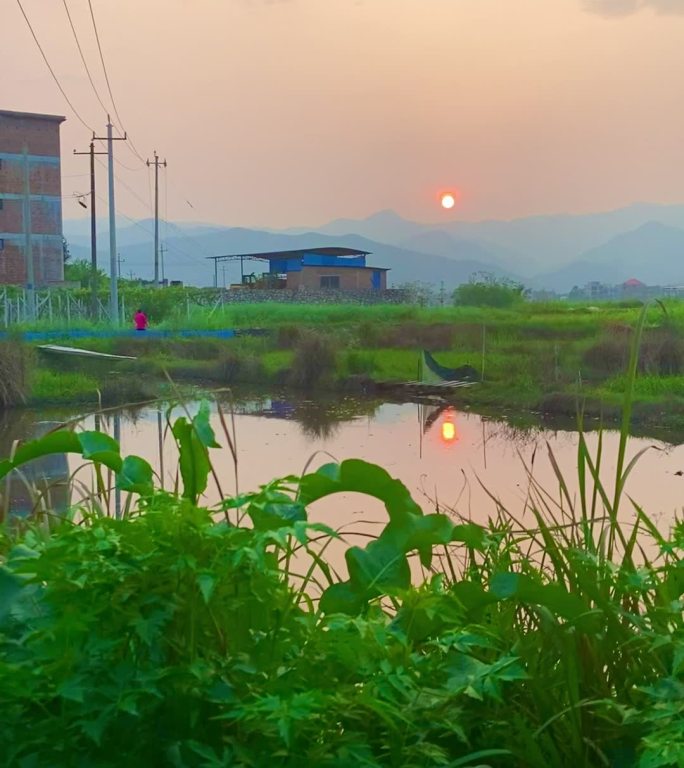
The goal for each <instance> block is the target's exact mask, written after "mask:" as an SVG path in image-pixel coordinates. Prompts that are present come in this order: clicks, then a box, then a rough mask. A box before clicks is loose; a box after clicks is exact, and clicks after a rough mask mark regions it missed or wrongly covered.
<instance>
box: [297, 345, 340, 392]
mask: <svg viewBox="0 0 684 768" xmlns="http://www.w3.org/2000/svg"><path fill="white" fill-rule="evenodd" d="M336 373H337V353H336V350H335V346H334V343H333V341H332V339H331V338H330V337H329V336H324V335H322V334H320V333H316V332H314V331H303V332H302V334H301V337H300V339H299V341H298V342H297V345H296V347H295V349H294V357H293V358H292V368H291V369H290V374H289V380H290V383H291V384H293V385H294V386H296V387H301V388H302V389H313V388H314V387H316V386H318V385H320V384H322V383H326V382H329V381H331V380H332V379H333V378H334V376H335V375H336Z"/></svg>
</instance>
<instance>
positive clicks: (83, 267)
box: [64, 259, 107, 288]
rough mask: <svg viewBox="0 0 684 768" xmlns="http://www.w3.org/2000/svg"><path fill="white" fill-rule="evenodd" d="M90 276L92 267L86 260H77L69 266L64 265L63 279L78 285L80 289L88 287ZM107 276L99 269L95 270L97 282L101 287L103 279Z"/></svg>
mask: <svg viewBox="0 0 684 768" xmlns="http://www.w3.org/2000/svg"><path fill="white" fill-rule="evenodd" d="M91 275H92V265H91V264H90V262H89V261H88V260H87V259H77V260H76V261H72V262H71V263H70V264H65V265H64V279H65V280H66V281H68V282H70V283H79V284H80V285H81V288H87V287H88V286H89V285H90V278H91ZM106 278H107V275H106V273H105V272H103V271H102V270H101V269H98V270H97V280H98V283H99V284H100V285H102V281H103V279H106Z"/></svg>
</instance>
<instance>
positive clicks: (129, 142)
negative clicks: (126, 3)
mask: <svg viewBox="0 0 684 768" xmlns="http://www.w3.org/2000/svg"><path fill="white" fill-rule="evenodd" d="M17 2H18V0H17ZM88 8H90V18H91V20H92V22H93V29H94V30H95V40H96V41H97V50H98V51H99V53H100V61H101V62H102V71H103V72H104V76H105V82H106V83H107V90H108V91H109V98H110V99H111V101H112V106H113V107H114V114H115V115H116V119H117V120H118V121H119V126H120V128H121V130H120V131H119V133H121V131H123V132H124V134H125V137H126V140H127V142H128V144H129V145H130V149H131V151H132V152H133V154H134V155H135V156H136V157H137V158H138V160H140V162H141V163H144V162H145V159H144V158H143V156H142V155H141V154H140V152H138V149H137V147H136V146H135V144H134V143H133V139H131V138H130V137H129V136H128V132H127V131H126V129H125V128H124V124H123V120H122V119H121V116H120V115H119V110H118V109H117V106H116V101H115V99H114V94H113V93H112V86H111V83H110V82H109V74H108V72H107V65H106V64H105V60H104V54H103V53H102V45H101V44H100V34H99V32H98V31H97V22H96V21H95V11H94V10H93V3H92V0H88ZM122 138H123V137H122Z"/></svg>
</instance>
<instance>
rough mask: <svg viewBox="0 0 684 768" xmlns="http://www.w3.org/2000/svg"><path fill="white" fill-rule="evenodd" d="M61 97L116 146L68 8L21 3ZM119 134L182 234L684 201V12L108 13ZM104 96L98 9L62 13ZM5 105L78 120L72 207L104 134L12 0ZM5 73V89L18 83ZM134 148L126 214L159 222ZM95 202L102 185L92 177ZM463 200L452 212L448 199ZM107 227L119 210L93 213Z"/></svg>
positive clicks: (68, 209)
mask: <svg viewBox="0 0 684 768" xmlns="http://www.w3.org/2000/svg"><path fill="white" fill-rule="evenodd" d="M23 3H24V8H25V10H26V12H27V14H28V16H29V18H30V20H31V21H32V23H33V25H34V28H35V30H36V34H37V35H38V38H39V40H40V42H41V43H42V45H43V46H44V48H45V51H46V54H47V57H48V59H49V60H50V63H51V64H52V66H53V68H54V70H55V72H56V74H57V76H58V78H59V79H60V81H61V83H62V85H63V87H64V89H65V91H66V93H67V95H68V96H69V98H70V99H71V101H72V102H73V104H74V105H75V106H76V109H77V110H78V111H79V112H80V114H81V115H82V116H83V118H84V120H85V122H86V123H88V125H90V126H92V127H94V128H95V129H96V130H97V131H98V135H104V130H105V127H104V124H105V122H106V117H105V113H104V110H103V109H102V108H101V106H100V105H99V104H98V102H97V100H96V98H95V95H94V93H93V91H92V89H91V87H90V85H89V83H88V80H87V77H86V73H85V70H84V68H83V65H82V63H81V61H80V58H79V56H78V51H77V49H76V45H75V43H74V39H73V36H72V33H71V30H70V28H69V24H68V19H67V16H66V13H65V9H64V5H63V3H62V2H55V1H54V0H53V1H52V2H46V1H45V0H23ZM93 5H94V9H95V13H96V19H97V22H98V27H99V31H100V36H101V42H102V46H103V50H104V54H105V60H106V63H107V66H108V70H109V76H110V81H111V85H112V90H113V93H114V98H115V100H116V102H117V106H118V111H119V113H120V115H121V118H122V121H123V124H124V127H125V128H126V129H127V130H128V131H129V133H130V135H131V136H132V138H133V141H134V143H135V146H136V147H137V148H138V150H139V151H140V153H141V155H142V156H143V157H145V158H146V157H151V156H152V151H153V149H157V150H158V152H159V154H160V156H161V157H165V158H166V159H167V160H168V162H169V167H168V207H167V206H166V205H164V208H166V212H165V213H166V215H167V216H168V218H170V219H176V220H195V221H199V220H202V221H213V222H219V223H223V224H230V225H234V226H262V227H287V226H293V225H301V224H311V225H315V224H320V223H322V222H324V221H327V220H330V219H333V218H336V217H362V216H366V215H368V214H370V213H372V212H373V211H376V210H379V209H385V208H392V209H395V210H396V211H398V212H399V213H401V214H402V215H403V216H405V217H408V218H412V219H417V220H424V221H427V220H432V221H439V220H452V219H466V220H468V219H470V220H474V219H481V218H494V217H496V218H514V217H518V216H525V215H531V214H543V213H551V212H578V213H579V212H587V211H593V210H605V209H610V208H616V207H619V206H622V205H625V204H629V203H631V202H633V201H635V200H648V201H651V202H657V203H674V202H679V201H682V200H683V199H684V195H683V193H682V185H683V182H682V178H683V176H682V171H681V169H682V167H684V149H683V148H684V142H683V141H682V136H684V99H682V92H681V87H680V84H681V82H682V79H683V78H684V56H682V51H683V50H684V15H682V12H684V1H683V0H661V1H660V2H658V0H587V2H582V0H515V2H511V0H356V1H355V0H144V2H140V0H136V2H133V0H117V2H115V3H114V2H104V0H93ZM68 7H69V10H70V11H71V14H72V17H73V20H74V24H75V26H76V30H77V32H78V34H79V38H80V40H81V43H82V45H83V48H84V52H85V55H86V58H87V60H88V63H89V65H90V67H91V70H92V72H93V75H94V77H95V81H96V84H97V87H98V90H99V92H100V94H101V95H102V96H103V99H104V100H105V103H106V104H108V101H107V91H106V86H105V83H104V78H103V76H102V68H101V66H100V65H99V60H98V58H97V48H96V45H95V40H94V35H93V30H92V26H91V22H90V16H89V11H88V3H87V0H68ZM2 19H3V25H2V26H3V45H2V47H1V48H0V67H1V68H2V71H3V72H4V73H5V74H4V75H3V78H2V85H1V86H0V105H1V106H2V108H6V109H16V110H27V111H35V112H50V113H58V114H64V115H66V116H67V118H68V121H67V122H66V123H65V124H64V126H63V133H62V140H63V158H64V162H63V174H64V182H63V193H64V195H65V196H67V199H65V205H64V216H65V218H72V217H75V216H77V215H79V214H83V215H87V212H86V211H83V210H82V209H80V208H78V207H77V206H76V203H75V201H74V200H73V199H72V198H69V197H68V196H69V195H71V194H73V193H74V192H85V191H87V188H88V179H87V175H86V174H87V158H86V157H72V156H71V152H72V150H73V149H79V150H82V151H85V150H86V149H87V146H88V142H89V140H90V134H89V131H88V130H87V129H86V128H85V127H84V126H83V125H81V124H80V123H79V121H78V120H77V118H76V117H75V116H74V115H73V113H72V112H71V111H70V109H69V107H68V105H67V104H66V103H65V101H64V98H63V97H62V95H61V94H60V93H59V91H58V89H57V87H56V85H55V83H54V81H53V80H52V79H51V77H50V75H49V73H48V71H47V69H46V67H45V64H44V62H43V60H42V59H41V57H40V54H39V52H38V49H37V48H36V46H35V44H34V42H33V40H32V38H31V36H30V33H29V30H28V28H27V26H26V23H25V21H24V19H23V17H22V16H21V12H20V10H19V7H18V5H17V4H16V3H15V2H14V0H3V9H2ZM10 72H11V75H10V74H9V73H10ZM122 145H123V142H120V143H119V145H118V146H117V153H118V157H119V158H120V160H121V162H122V163H125V164H126V165H127V166H129V167H130V168H132V169H135V170H132V171H129V170H127V169H125V168H124V167H122V166H119V167H118V169H117V175H118V176H119V177H120V179H121V180H122V182H124V183H125V184H126V185H128V187H130V190H132V192H131V191H129V190H128V189H126V188H125V187H123V186H122V185H121V184H120V185H119V186H118V187H117V195H118V198H117V207H118V208H120V209H121V211H122V213H124V214H126V215H128V216H130V217H132V218H142V217H144V216H149V213H150V192H149V177H148V171H147V169H146V168H145V167H144V165H143V164H142V163H141V162H140V161H139V160H137V159H136V158H135V157H134V155H133V154H132V153H131V152H130V151H129V150H128V149H126V148H124V147H123V146H122ZM98 183H99V189H100V194H101V195H102V197H106V195H105V191H106V176H105V173H104V169H103V168H99V167H98ZM452 188H457V189H458V190H460V192H461V199H460V201H459V204H458V205H457V207H456V208H455V209H454V210H452V211H444V210H442V209H441V207H440V206H439V195H440V193H441V192H443V191H444V190H446V189H452ZM100 210H101V211H103V212H104V210H106V207H105V206H104V205H102V204H100Z"/></svg>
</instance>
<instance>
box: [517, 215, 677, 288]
mask: <svg viewBox="0 0 684 768" xmlns="http://www.w3.org/2000/svg"><path fill="white" fill-rule="evenodd" d="M632 277H635V278H637V279H638V280H641V281H642V282H644V283H646V284H647V285H682V284H684V229H680V228H678V227H671V226H667V225H665V224H661V223H659V222H649V223H647V224H644V225H643V226H641V227H638V228H637V229H634V230H632V231H631V232H626V233H624V234H621V235H618V236H617V237H614V238H612V239H611V240H609V241H608V242H607V243H604V244H603V245H600V246H598V247H596V248H592V249H590V250H588V251H586V252H585V253H584V254H582V256H581V257H580V258H579V259H577V260H576V261H574V262H572V263H570V264H567V265H566V266H564V267H562V268H561V269H559V270H555V271H553V272H550V273H547V274H545V275H539V276H538V277H537V278H535V279H534V280H533V281H532V282H533V283H534V284H535V285H538V286H539V287H545V288H552V289H554V290H560V291H565V290H569V289H570V288H572V286H573V285H579V286H582V285H584V284H586V283H588V282H590V281H591V280H598V281H600V282H605V283H609V284H611V285H613V284H617V283H622V282H624V281H625V280H629V279H630V278H632Z"/></svg>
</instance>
